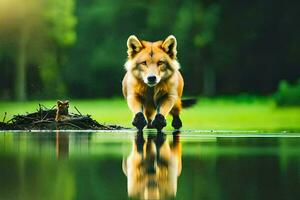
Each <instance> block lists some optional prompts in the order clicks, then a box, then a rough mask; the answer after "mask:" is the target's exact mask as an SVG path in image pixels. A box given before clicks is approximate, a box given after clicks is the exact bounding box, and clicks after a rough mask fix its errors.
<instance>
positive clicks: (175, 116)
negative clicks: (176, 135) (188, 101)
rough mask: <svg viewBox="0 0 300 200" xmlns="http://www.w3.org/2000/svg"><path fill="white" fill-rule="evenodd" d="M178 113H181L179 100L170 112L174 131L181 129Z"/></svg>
mask: <svg viewBox="0 0 300 200" xmlns="http://www.w3.org/2000/svg"><path fill="white" fill-rule="evenodd" d="M180 111H181V100H180V99H179V100H177V102H176V103H175V105H174V107H173V108H172V110H171V115H172V116H173V120H172V126H173V127H174V128H175V129H179V128H181V127H182V122H181V119H180V117H179V115H180Z"/></svg>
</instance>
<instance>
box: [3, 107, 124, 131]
mask: <svg viewBox="0 0 300 200" xmlns="http://www.w3.org/2000/svg"><path fill="white" fill-rule="evenodd" d="M75 109H76V110H77V112H78V114H75V113H68V114H67V115H66V116H65V117H64V118H63V119H61V120H59V121H57V120H55V118H56V115H57V108H56V107H55V106H53V107H52V108H50V109H48V108H46V107H45V106H43V105H39V108H38V109H37V111H36V112H34V113H27V114H25V115H15V116H13V118H12V119H10V120H9V121H7V122H4V121H5V117H6V114H5V116H4V119H3V122H0V130H57V129H58V130H120V129H125V128H124V127H121V126H118V125H106V124H100V123H98V122H97V121H96V120H94V119H92V118H91V115H82V114H81V113H80V112H79V110H78V109H77V108H76V107H75Z"/></svg>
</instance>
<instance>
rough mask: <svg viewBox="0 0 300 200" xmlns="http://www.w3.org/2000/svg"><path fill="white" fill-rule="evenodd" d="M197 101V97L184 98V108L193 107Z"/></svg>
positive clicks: (182, 102) (182, 103) (182, 101)
mask: <svg viewBox="0 0 300 200" xmlns="http://www.w3.org/2000/svg"><path fill="white" fill-rule="evenodd" d="M196 103H197V99H196V98H189V99H182V100H181V105H182V108H189V107H192V106H193V105H195V104H196Z"/></svg>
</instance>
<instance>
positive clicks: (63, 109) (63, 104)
mask: <svg viewBox="0 0 300 200" xmlns="http://www.w3.org/2000/svg"><path fill="white" fill-rule="evenodd" d="M68 118H69V101H60V100H58V101H57V104H56V116H55V121H62V120H66V119H68Z"/></svg>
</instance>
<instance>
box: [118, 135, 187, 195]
mask: <svg viewBox="0 0 300 200" xmlns="http://www.w3.org/2000/svg"><path fill="white" fill-rule="evenodd" d="M179 134H180V133H179V132H174V133H173V141H172V142H171V143H170V142H168V140H167V139H166V136H165V134H164V133H160V134H157V135H148V136H147V138H146V139H144V136H143V133H137V135H136V138H135V140H134V141H133V146H132V150H131V152H130V155H129V156H128V157H127V158H126V159H123V171H124V173H125V175H126V176H127V191H128V196H129V197H134V198H140V199H166V198H172V197H175V196H176V192H177V178H178V176H179V175H180V174H181V169H182V166H181V143H180V136H179Z"/></svg>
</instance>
